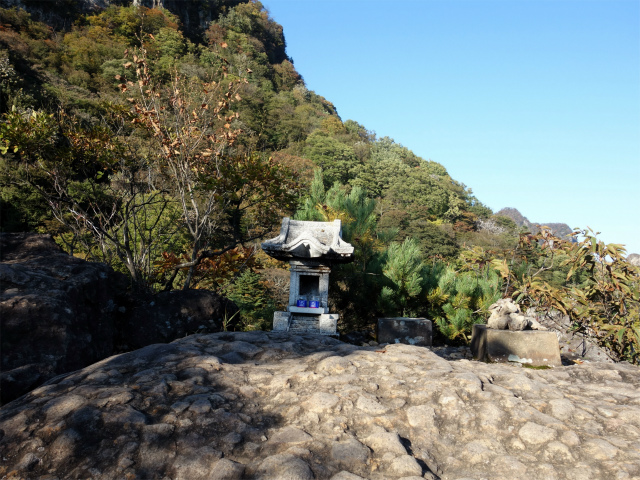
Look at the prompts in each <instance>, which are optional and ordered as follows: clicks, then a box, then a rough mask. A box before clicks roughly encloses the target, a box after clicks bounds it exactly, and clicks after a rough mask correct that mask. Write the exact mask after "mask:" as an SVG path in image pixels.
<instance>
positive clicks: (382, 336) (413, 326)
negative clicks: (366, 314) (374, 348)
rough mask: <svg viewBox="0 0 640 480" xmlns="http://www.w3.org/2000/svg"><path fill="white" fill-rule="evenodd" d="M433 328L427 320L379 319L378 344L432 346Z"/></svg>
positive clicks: (405, 318) (406, 318) (404, 318)
mask: <svg viewBox="0 0 640 480" xmlns="http://www.w3.org/2000/svg"><path fill="white" fill-rule="evenodd" d="M432 331H433V326H432V324H431V320H427V319H426V318H408V317H395V318H379V319H378V343H405V344H407V345H418V346H430V345H431V337H432Z"/></svg>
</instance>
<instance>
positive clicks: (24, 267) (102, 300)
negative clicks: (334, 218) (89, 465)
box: [0, 233, 239, 403]
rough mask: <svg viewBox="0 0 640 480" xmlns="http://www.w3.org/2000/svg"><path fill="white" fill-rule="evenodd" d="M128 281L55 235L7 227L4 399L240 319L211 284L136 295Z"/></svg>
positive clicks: (0, 306) (0, 377) (2, 293)
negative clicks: (67, 248) (70, 250)
mask: <svg viewBox="0 0 640 480" xmlns="http://www.w3.org/2000/svg"><path fill="white" fill-rule="evenodd" d="M127 286H128V279H127V277H125V276H124V275H120V274H117V273H115V272H114V271H113V270H112V269H111V268H110V267H108V266H107V265H104V264H102V263H92V262H86V261H84V260H82V259H79V258H75V257H73V256H70V255H67V254H66V253H65V252H63V251H62V250H61V249H60V248H59V247H58V246H57V245H56V244H55V242H54V241H53V239H52V238H51V237H50V236H49V235H38V234H31V233H0V287H1V288H0V337H1V340H2V350H1V358H2V368H1V370H0V392H1V399H0V400H1V403H6V402H9V401H11V400H13V399H14V398H17V397H19V396H20V395H23V394H25V393H27V392H28V391H29V390H31V389H33V388H35V387H37V386H38V385H41V384H42V383H44V382H45V381H47V380H49V379H50V378H53V377H55V376H56V375H60V374H62V373H66V372H70V371H74V370H78V369H80V368H83V367H86V366H87V365H91V364H92V363H95V362H97V361H98V360H102V359H103V358H106V357H109V356H111V355H113V354H114V353H116V352H123V351H127V350H133V349H137V348H142V347H145V346H147V345H150V344H153V343H166V342H170V341H173V340H175V339H176V338H182V337H184V336H186V335H188V334H191V333H195V332H219V331H222V330H224V329H225V328H228V329H233V328H234V325H235V323H237V322H238V318H239V317H238V316H237V315H236V312H237V311H238V307H237V306H236V305H235V304H234V303H233V302H230V301H229V300H227V299H225V298H223V297H221V296H219V295H217V294H216V293H214V292H211V291H207V290H186V291H183V290H181V291H175V292H162V293H159V294H157V295H150V294H140V293H138V294H134V295H132V294H130V293H128V292H127Z"/></svg>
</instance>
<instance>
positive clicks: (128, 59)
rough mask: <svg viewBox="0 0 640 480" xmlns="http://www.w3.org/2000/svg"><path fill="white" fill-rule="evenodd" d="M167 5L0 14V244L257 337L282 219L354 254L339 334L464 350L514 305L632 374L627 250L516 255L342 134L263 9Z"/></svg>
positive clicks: (431, 190) (346, 126) (508, 242)
mask: <svg viewBox="0 0 640 480" xmlns="http://www.w3.org/2000/svg"><path fill="white" fill-rule="evenodd" d="M163 5H164V7H166V9H163V8H150V7H158V6H159V4H158V3H157V2H153V4H151V3H149V2H141V3H138V2H134V3H132V2H129V1H124V0H122V1H120V0H118V1H115V2H107V1H87V2H76V1H72V0H55V1H36V0H15V1H14V0H0V6H2V7H3V8H0V80H1V82H0V115H1V116H2V117H1V120H0V186H1V188H2V190H1V195H0V221H1V225H0V228H1V229H2V231H9V232H11V231H13V232H15V231H39V232H43V233H45V232H46V233H51V234H52V235H53V236H54V238H55V240H56V242H58V244H60V245H61V246H62V247H63V248H64V249H65V250H66V251H67V252H69V253H71V254H73V255H76V256H79V257H82V258H85V259H88V260H98V261H102V262H106V263H108V264H110V265H112V266H113V267H114V268H115V269H116V270H119V271H121V272H124V273H127V274H128V275H129V277H130V279H131V288H132V289H142V290H145V291H152V292H153V291H159V290H171V289H175V288H185V289H186V288H209V289H213V290H216V291H218V292H220V293H223V294H225V295H227V296H228V297H230V298H231V299H233V300H234V301H235V302H236V303H238V306H239V307H240V309H241V311H242V314H243V325H244V328H247V329H254V328H268V326H269V325H270V322H271V318H272V313H273V310H274V309H277V308H282V306H281V305H280V306H279V305H278V302H279V300H278V299H279V298H281V297H282V295H281V294H282V290H283V288H286V286H283V283H282V275H281V273H282V266H281V265H275V264H273V263H272V262H270V261H269V260H267V259H264V258H261V256H260V254H259V251H258V249H256V245H257V242H258V241H259V240H260V239H261V238H264V237H265V236H266V235H268V234H271V233H273V231H274V229H277V228H278V225H279V223H280V220H281V218H282V217H283V216H287V215H288V216H292V215H293V216H296V218H299V219H309V220H334V219H336V218H340V219H341V220H342V225H343V234H344V237H345V239H346V240H347V241H348V242H350V243H352V244H354V245H355V246H356V261H355V262H354V264H352V265H347V266H341V267H340V268H339V269H336V270H337V271H336V275H333V276H332V277H333V279H332V281H333V282H334V285H332V287H331V288H332V292H333V293H332V301H333V302H334V305H332V308H333V309H335V310H337V311H338V312H339V313H340V314H341V318H342V319H343V324H342V325H340V328H341V330H342V331H349V330H353V329H360V330H363V331H367V332H371V330H372V322H373V321H374V319H375V318H377V316H381V315H391V316H396V315H424V316H428V317H429V318H432V319H433V320H434V321H435V322H436V324H437V326H438V334H439V335H442V336H443V337H445V338H447V339H448V340H447V341H450V342H465V341H467V340H468V338H469V333H470V329H471V326H472V325H473V323H477V322H482V321H483V320H484V318H486V316H487V314H488V311H487V309H488V306H489V305H490V304H491V303H492V302H493V301H495V299H497V298H499V297H500V296H514V298H516V299H517V300H518V302H520V303H521V304H522V306H526V307H532V308H537V309H541V310H545V311H549V310H550V309H556V310H560V311H563V312H566V313H567V314H571V315H573V316H575V318H576V319H577V321H578V320H579V321H580V322H582V323H581V324H580V325H581V327H580V328H585V329H588V331H590V332H595V333H594V335H596V336H599V338H600V340H602V342H604V343H607V342H608V344H609V346H610V347H611V348H612V351H613V352H614V354H615V355H617V356H618V357H619V358H622V357H625V358H629V359H632V360H633V359H637V358H638V350H639V349H638V348H637V347H633V346H632V345H633V344H635V345H639V344H640V333H634V332H635V331H636V330H634V329H635V328H640V324H638V320H637V315H638V310H639V308H638V282H637V272H636V271H635V270H632V269H631V270H630V269H629V268H631V267H630V266H629V268H628V264H627V263H626V262H625V261H624V251H623V250H621V249H619V248H618V247H617V246H613V247H611V248H610V247H608V246H606V245H602V244H601V243H598V242H597V240H596V239H595V238H592V236H590V233H589V232H585V233H586V234H587V241H588V243H584V244H580V245H577V244H575V246H574V247H572V246H571V245H568V244H567V245H565V244H566V243H567V242H561V241H560V239H557V238H555V237H553V236H552V235H550V233H549V232H547V231H545V230H543V231H541V232H539V233H537V234H535V235H524V236H522V235H520V234H521V233H522V232H521V230H520V226H519V224H518V223H517V222H514V220H513V219H512V218H509V216H505V215H500V214H495V215H494V214H493V212H492V211H491V210H490V209H489V208H487V207H486V206H484V205H483V204H482V203H481V202H480V201H479V200H478V199H477V198H476V197H475V196H474V195H473V192H472V191H471V189H470V188H467V186H465V185H464V184H462V183H460V182H458V181H456V180H455V179H453V178H451V176H450V175H449V174H448V172H447V169H446V168H445V167H444V166H443V165H441V164H439V163H436V162H432V161H429V160H426V159H423V158H420V157H418V156H416V155H415V154H414V153H413V152H412V151H411V150H409V149H408V148H406V147H405V146H402V145H399V144H398V143H396V142H394V141H393V139H391V138H388V137H385V136H378V135H377V134H376V133H374V132H372V131H370V130H368V129H367V128H366V127H365V126H364V125H363V124H361V123H359V121H356V120H351V119H342V118H341V117H340V116H339V114H338V111H337V110H336V107H335V106H334V105H333V104H332V103H331V102H330V101H329V100H327V99H325V98H323V97H322V96H320V95H319V94H317V93H316V92H313V91H311V90H309V89H308V88H307V87H306V85H305V82H304V79H303V78H302V76H301V75H300V73H299V72H297V71H296V69H295V66H294V63H293V59H291V58H289V57H288V56H287V53H286V42H285V36H284V33H283V31H282V27H281V26H280V25H279V24H278V23H276V22H275V21H274V20H273V19H272V18H271V17H270V16H269V14H268V12H267V11H266V10H265V9H264V7H263V5H262V4H261V3H260V2H257V1H244V2H241V1H237V0H215V1H208V2H199V1H194V2H188V5H189V6H188V8H183V7H184V5H185V2H180V3H179V5H178V2H173V1H171V0H166V1H165V2H164V4H163ZM22 7H25V8H26V9H27V10H25V8H22ZM29 12H31V13H32V14H31V13H29ZM362 121H366V119H363V120H362ZM381 133H384V132H381ZM560 233H561V234H564V232H560ZM588 249H590V250H589V252H590V253H589V254H588V255H586V252H587V250H588ZM594 259H598V260H597V261H596V260H594ZM599 259H612V263H611V264H607V267H608V269H607V268H600V267H603V265H604V264H603V263H598V262H599V261H600V260H599ZM594 262H595V263H594ZM596 267H598V268H596ZM594 272H595V273H594ZM285 276H286V275H285ZM541 282H542V283H541ZM612 285H613V286H612ZM611 292H617V293H615V295H613V294H611ZM372 298H375V299H377V300H376V301H374V302H372V301H371V299H372ZM610 307H612V308H610ZM630 318H631V320H629V319H630ZM601 324H602V325H606V328H600V326H601ZM612 325H613V326H612ZM611 332H613V333H615V334H616V337H615V338H616V339H617V340H616V341H617V343H616V342H613V341H612V340H611V338H612V337H611ZM638 332H640V330H638ZM613 343H615V345H614V344H613Z"/></svg>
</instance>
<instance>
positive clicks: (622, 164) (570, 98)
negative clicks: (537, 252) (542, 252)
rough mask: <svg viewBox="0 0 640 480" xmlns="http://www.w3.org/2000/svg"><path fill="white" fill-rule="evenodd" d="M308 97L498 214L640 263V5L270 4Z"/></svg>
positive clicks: (472, 0)
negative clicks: (554, 226)
mask: <svg viewBox="0 0 640 480" xmlns="http://www.w3.org/2000/svg"><path fill="white" fill-rule="evenodd" d="M263 4H264V5H265V7H266V8H267V10H268V11H269V12H270V14H271V17H272V18H273V19H274V20H275V21H276V22H278V23H280V24H281V25H282V26H283V28H284V34H285V38H286V41H287V53H288V54H289V56H290V57H292V59H293V61H294V64H295V66H296V69H297V70H298V72H299V73H300V74H301V75H302V76H303V77H304V79H305V82H306V84H307V87H308V88H309V89H311V90H314V91H315V92H316V93H318V94H319V95H322V96H324V97H325V98H326V99H327V100H329V101H331V102H333V104H334V105H335V106H336V108H337V110H338V113H339V115H340V116H341V118H342V120H343V121H344V120H348V119H352V120H355V121H357V122H359V123H361V124H362V125H364V126H365V127H366V128H367V129H369V130H373V131H374V132H375V133H376V134H377V135H378V137H384V136H389V137H391V138H393V139H394V140H395V141H396V142H398V143H401V144H402V145H404V146H405V147H407V148H409V149H411V150H413V152H414V153H415V154H417V155H419V156H421V157H423V158H425V159H431V160H434V161H436V162H439V163H441V164H442V165H444V166H445V168H447V170H448V171H449V174H450V175H451V176H452V177H453V178H454V179H456V180H458V181H460V182H462V183H464V184H465V185H467V186H468V187H471V188H472V189H473V192H474V194H475V195H476V196H477V197H478V199H479V200H480V201H481V202H483V203H484V204H486V205H487V206H489V207H490V208H491V209H493V210H494V211H498V210H499V209H501V208H503V207H515V208H517V209H518V210H520V212H521V213H522V214H523V215H524V216H526V217H527V218H528V219H529V220H530V221H532V222H538V223H540V222H542V223H544V222H562V223H567V224H569V226H570V227H580V228H585V227H587V226H590V227H591V228H593V229H594V230H596V231H601V232H602V235H601V238H602V239H603V240H604V241H606V242H608V243H623V244H626V245H627V250H628V252H629V253H633V252H635V253H640V1H638V0H493V1H489V0H466V1H465V0H393V1H391V0H387V1H382V0H378V1H376V0H366V1H365V0H341V1H335V0H263Z"/></svg>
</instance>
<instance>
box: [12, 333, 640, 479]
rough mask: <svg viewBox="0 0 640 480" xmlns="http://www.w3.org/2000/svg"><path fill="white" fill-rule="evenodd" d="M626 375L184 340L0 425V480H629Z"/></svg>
mask: <svg viewBox="0 0 640 480" xmlns="http://www.w3.org/2000/svg"><path fill="white" fill-rule="evenodd" d="M639 374H640V369H639V367H635V366H631V365H629V364H601V363H589V362H585V363H583V364H581V365H573V366H566V367H557V368H554V369H549V370H531V369H526V368H523V367H515V366H510V365H497V364H484V363H479V362H473V361H468V360H453V361H452V360H446V359H443V358H441V357H439V356H437V355H436V354H435V353H434V352H433V351H432V350H430V349H429V348H426V347H417V346H409V345H400V344H397V345H388V346H386V347H380V346H377V347H355V346H353V345H348V344H344V343H341V342H339V341H337V340H334V339H332V338H327V337H322V336H314V335H301V336H294V335H291V336H289V335H286V334H275V333H265V332H246V333H235V334H229V333H218V334H212V335H192V336H190V337H187V338H184V339H181V340H178V341H175V342H173V343H171V344H167V345H152V346H149V347H146V348H144V349H141V350H137V351H135V352H130V353H126V354H122V355H119V356H116V357H112V358H109V359H106V360H103V361H102V362H100V363H97V364H95V365H92V366H90V367H87V368H85V369H83V370H79V371H77V372H74V373H71V374H68V375H66V376H63V377H58V378H56V379H54V380H52V381H50V382H49V383H47V384H46V385H44V386H42V387H40V388H38V389H36V390H35V391H33V392H31V393H30V394H28V395H26V396H24V397H22V398H20V399H18V400H15V401H14V402H12V403H10V404H8V405H5V406H4V407H2V409H0V476H7V477H17V478H49V479H54V478H59V479H61V478H92V479H96V480H98V479H105V480H106V479H114V478H132V479H133V478H141V479H142V478H144V479H154V478H157V479H174V480H182V479H184V480H187V479H188V480H200V479H261V480H267V479H272V480H275V479H296V480H308V479H313V478H315V479H332V480H357V479H360V478H369V479H400V478H402V479H404V480H418V479H420V478H428V479H437V478H441V479H462V478H476V479H478V478H486V479H493V480H498V479H512V480H517V479H526V480H537V479H540V480H542V479H544V480H549V479H558V480H559V479H570V480H578V479H585V480H586V479H589V480H591V479H605V478H606V479H609V478H619V479H633V478H638V477H640V375H639Z"/></svg>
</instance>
